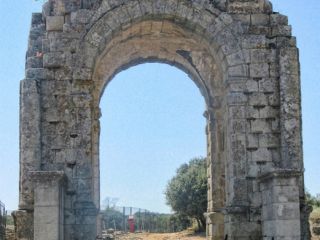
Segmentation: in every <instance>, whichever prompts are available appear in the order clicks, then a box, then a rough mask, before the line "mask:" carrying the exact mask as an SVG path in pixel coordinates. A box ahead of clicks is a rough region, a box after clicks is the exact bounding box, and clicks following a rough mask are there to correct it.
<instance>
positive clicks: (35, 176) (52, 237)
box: [30, 171, 65, 240]
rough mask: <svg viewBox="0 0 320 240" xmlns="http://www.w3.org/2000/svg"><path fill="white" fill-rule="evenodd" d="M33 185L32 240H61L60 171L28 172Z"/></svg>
mask: <svg viewBox="0 0 320 240" xmlns="http://www.w3.org/2000/svg"><path fill="white" fill-rule="evenodd" d="M30 177H31V180H32V181H33V183H34V195H35V201H34V240H43V239H46V240H63V239H64V232H63V224H64V221H63V219H64V214H63V212H64V205H63V202H64V179H65V174H64V173H63V172H62V171H34V172H30Z"/></svg>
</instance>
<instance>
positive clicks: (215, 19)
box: [18, 0, 308, 240]
mask: <svg viewBox="0 0 320 240" xmlns="http://www.w3.org/2000/svg"><path fill="white" fill-rule="evenodd" d="M290 30H291V29H290V26H288V22H287V18H286V17H285V16H283V15H281V14H278V13H273V12H272V6H271V4H270V2H269V1H267V0H246V1H243V0H241V1H240V0H239V1H238V0H234V1H225V0H213V1H206V0H199V1H198V0H195V1H187V0H179V1H174V0H152V1H149V0H128V1H125V0H121V1H115V0H82V1H73V0H64V1H63V0H50V1H48V2H47V3H46V4H45V5H44V8H43V13H42V14H34V15H33V19H32V28H31V34H30V40H29V43H30V46H29V49H28V52H27V64H26V66H27V69H26V79H25V80H23V81H22V84H21V103H22V104H21V146H20V151H21V157H20V166H21V170H20V209H21V210H26V211H27V212H21V213H19V214H20V215H21V216H27V217H29V218H30V219H31V221H33V222H34V227H33V229H34V234H33V233H30V230H26V231H25V232H28V234H29V235H33V236H34V239H35V240H40V239H44V238H47V237H48V233H47V232H45V231H44V229H47V228H48V227H50V228H51V229H52V232H51V233H50V237H49V239H63V238H65V239H74V240H75V239H94V238H95V236H96V235H97V234H98V233H99V229H98V228H97V225H98V224H97V223H98V210H99V117H100V110H99V101H100V96H101V94H102V92H103V89H104V88H105V87H106V85H107V84H108V82H109V81H110V80H111V79H112V77H113V76H114V75H115V74H116V73H117V72H119V71H121V70H123V69H125V68H126V67H129V66H132V65H135V64H138V63H142V62H150V61H158V62H166V63H169V64H172V65H174V66H176V67H178V68H180V69H182V70H184V71H185V72H187V73H188V74H189V75H190V76H191V78H192V79H193V81H194V82H195V83H196V85H197V86H198V87H199V89H200V91H201V93H202V94H203V96H204V98H205V100H206V104H207V111H206V113H205V116H206V117H207V123H208V124H207V129H206V132H207V136H208V137H207V139H208V182H209V190H208V193H209V194H208V195H209V198H208V212H207V213H206V216H207V238H208V239H223V238H224V239H253V238H255V239H260V238H262V237H264V238H266V239H277V238H279V239H280V238H286V239H308V234H307V230H306V229H307V223H306V218H307V209H306V207H305V203H304V186H303V172H302V171H303V164H302V154H301V153H302V151H301V146H302V145H301V127H300V121H301V120H300V95H299V93H300V92H299V91H300V90H299V89H300V88H299V80H300V78H299V67H298V57H297V48H296V46H295V39H294V38H293V37H292V36H291V31H290ZM39 52H40V53H43V57H42V54H40V55H39V54H38V53H39ZM39 56H40V57H39ZM31 132H32V133H33V134H30V133H31ZM48 199H51V200H50V201H48ZM279 209H282V210H283V209H284V211H280V212H279V211H278V210H279ZM47 218H48V219H50V224H49V223H46V222H43V221H41V220H42V219H47ZM28 222H30V220H29V221H28ZM20 227H21V226H20ZM18 232H19V230H18ZM22 232H23V231H22ZM28 234H27V235H28ZM22 235H24V236H22ZM29 235H28V236H29ZM21 236H22V238H23V237H26V234H25V233H21Z"/></svg>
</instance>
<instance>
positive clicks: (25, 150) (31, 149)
mask: <svg viewBox="0 0 320 240" xmlns="http://www.w3.org/2000/svg"><path fill="white" fill-rule="evenodd" d="M40 111H41V110H40V93H39V86H38V81H37V80H35V79H25V80H23V81H21V84H20V191H19V192H20V195H19V209H21V210H28V211H32V209H33V198H34V196H33V188H32V184H31V182H30V179H29V176H28V174H29V172H30V171H36V170H39V169H40V162H41V160H40V158H41V140H40Z"/></svg>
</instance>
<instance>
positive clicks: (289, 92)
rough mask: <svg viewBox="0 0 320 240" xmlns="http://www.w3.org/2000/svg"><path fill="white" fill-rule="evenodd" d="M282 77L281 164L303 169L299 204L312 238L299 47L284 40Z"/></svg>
mask: <svg viewBox="0 0 320 240" xmlns="http://www.w3.org/2000/svg"><path fill="white" fill-rule="evenodd" d="M279 75H280V78H279V81H280V84H279V86H280V102H281V106H280V130H281V164H280V168H283V169H294V170H295V171H299V172H301V174H300V177H299V180H298V183H297V187H298V188H299V190H298V191H299V203H300V205H299V208H300V211H301V212H300V222H301V224H300V226H301V236H302V237H301V239H305V240H307V239H310V233H309V214H310V212H309V211H310V207H308V205H307V204H306V201H305V190H304V177H303V171H304V166H303V150H302V121H301V114H302V113H301V86H300V64H299V51H298V49H297V47H296V46H295V43H292V44H283V46H281V48H280V49H279Z"/></svg>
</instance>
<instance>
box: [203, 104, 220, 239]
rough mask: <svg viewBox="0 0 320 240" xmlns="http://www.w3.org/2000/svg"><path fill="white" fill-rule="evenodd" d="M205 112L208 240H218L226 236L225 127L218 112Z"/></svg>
mask: <svg viewBox="0 0 320 240" xmlns="http://www.w3.org/2000/svg"><path fill="white" fill-rule="evenodd" d="M213 112H214V111H213V109H209V110H207V111H206V112H205V114H204V115H205V117H206V118H207V128H206V134H207V143H208V156H207V168H208V169H207V177H208V209H207V213H205V217H206V222H207V237H208V239H212V240H216V239H217V240H218V239H223V236H224V214H223V208H224V201H225V197H224V195H225V182H224V181H225V179H224V175H225V169H224V164H223V154H222V152H223V137H222V136H223V127H222V126H223V125H222V121H219V120H218V118H219V117H218V111H215V112H216V113H217V114H216V115H214V113H213Z"/></svg>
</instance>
